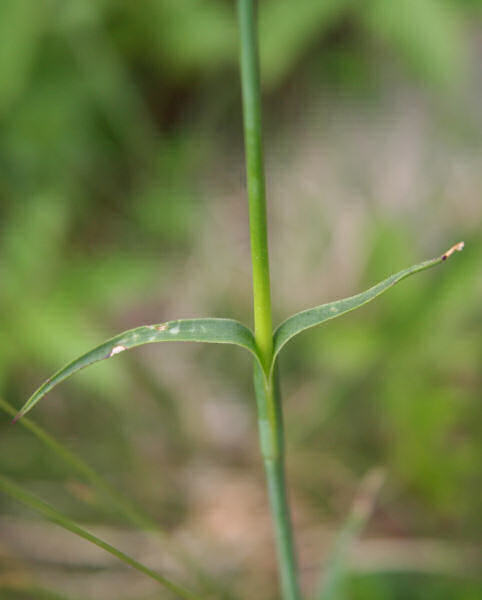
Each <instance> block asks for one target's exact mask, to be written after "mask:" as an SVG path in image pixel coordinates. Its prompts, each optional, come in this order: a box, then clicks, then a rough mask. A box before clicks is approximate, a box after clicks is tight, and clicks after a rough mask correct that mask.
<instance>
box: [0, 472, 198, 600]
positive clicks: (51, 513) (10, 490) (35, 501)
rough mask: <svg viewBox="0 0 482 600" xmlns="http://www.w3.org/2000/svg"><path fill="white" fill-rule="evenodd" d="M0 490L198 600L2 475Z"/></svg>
mask: <svg viewBox="0 0 482 600" xmlns="http://www.w3.org/2000/svg"><path fill="white" fill-rule="evenodd" d="M0 490H2V491H3V492H4V493H6V494H8V495H9V496H12V497H13V498H15V499H16V500H18V501H20V502H22V504H25V505H27V506H28V507H30V508H33V509H34V510H36V511H38V512H39V513H41V514H42V515H43V516H44V517H45V518H47V519H48V520H49V521H52V522H53V523H57V525H60V526H61V527H63V528H64V529H67V530H68V531H71V532H72V533H75V535H78V536H79V537H81V538H84V540H87V541H89V542H91V543H92V544H95V545H96V546H98V547H99V548H102V549H103V550H105V551H106V552H109V554H112V555H113V556H115V557H116V558H118V559H119V560H122V561H123V562H125V563H127V564H128V565H129V566H131V567H133V568H134V569H137V570H138V571H140V572H141V573H144V575H147V576H148V577H150V578H151V579H154V580H155V581H157V582H158V583H160V584H162V585H163V586H164V587H166V588H167V589H169V590H171V591H172V592H174V593H175V594H177V595H178V596H179V597H181V598H187V599H188V600H199V597H198V596H197V595H195V594H193V593H192V592H190V591H189V590H186V589H184V588H183V587H181V586H179V585H177V584H176V583H173V582H172V581H170V580H169V579H166V577H164V576H163V575H161V574H160V573H156V572H155V571H153V570H152V569H149V567H146V566H145V565H143V564H142V563H140V562H138V561H137V560H135V559H134V558H131V557H130V556H128V555H127V554H124V552H122V551H121V550H118V549H117V548H114V546H111V545H110V544H108V543H107V542H104V541H103V540H101V539H100V538H98V537H97V536H95V535H93V534H92V533H89V532H88V531H86V530H85V529H83V528H82V527H80V526H79V525H77V524H76V523H74V522H73V521H72V520H71V519H69V518H68V517H66V516H64V515H62V514H61V513H59V512H58V511H57V510H56V509H55V508H53V507H52V506H50V505H49V504H47V503H46V502H44V501H43V500H40V498H37V497H36V496H34V495H33V494H31V493H30V492H28V491H27V490H25V489H23V488H22V487H20V486H18V485H16V484H15V483H13V481H11V480H10V479H9V478H8V477H4V476H3V475H0Z"/></svg>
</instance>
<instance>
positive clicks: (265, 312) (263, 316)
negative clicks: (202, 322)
mask: <svg viewBox="0 0 482 600" xmlns="http://www.w3.org/2000/svg"><path fill="white" fill-rule="evenodd" d="M254 12H255V11H254V6H253V0H238V17H239V30H240V37H241V53H240V59H241V87H242V94H243V117H244V143H245V148H246V178H247V184H248V199H249V228H250V234H251V260H252V263H253V297H254V337H255V339H256V343H257V344H258V349H259V351H260V354H261V358H262V360H263V363H264V367H265V369H267V367H268V365H269V363H270V362H271V357H272V353H273V327H272V321H271V294H270V282H269V259H268V234H267V227H266V198H265V183H264V166H263V143H262V134H261V98H260V83H259V59H258V40H257V28H256V19H255V14H254Z"/></svg>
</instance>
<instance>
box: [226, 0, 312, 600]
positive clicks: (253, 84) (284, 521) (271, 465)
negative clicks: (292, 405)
mask: <svg viewBox="0 0 482 600" xmlns="http://www.w3.org/2000/svg"><path fill="white" fill-rule="evenodd" d="M254 3H255V2H254V0H238V18H239V29H240V38H241V52H240V60H241V85H242V93H243V117H244V138H245V149H246V176H247V184H248V198H249V227H250V234H251V260H252V264H253V297H254V331H255V339H256V344H257V347H258V350H259V353H260V356H261V360H262V363H263V367H264V372H263V369H261V367H260V366H259V365H258V364H255V372H254V384H255V391H256V399H257V405H258V422H259V434H260V444H261V451H262V454H263V460H264V466H265V472H266V479H267V484H268V494H269V500H270V507H271V515H272V519H273V525H274V530H275V539H276V549H277V556H278V566H279V571H280V578H281V588H282V597H283V600H300V599H301V594H300V589H299V584H298V579H297V568H296V560H295V552H294V545H293V534H292V527H291V521H290V514H289V506H288V499H287V494H286V484H285V467H284V444H283V421H282V411H281V402H280V393H279V386H278V379H277V373H275V376H274V377H271V378H270V379H269V380H268V378H267V376H266V373H268V372H269V371H270V365H271V362H272V359H273V330H272V320H271V294H270V278H269V259H268V234H267V224H266V198H265V181H264V166H263V146H262V135H261V94H260V78H259V57H258V56H259V54H258V39H257V27H256V18H255V8H254Z"/></svg>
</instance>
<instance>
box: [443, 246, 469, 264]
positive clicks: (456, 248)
mask: <svg viewBox="0 0 482 600" xmlns="http://www.w3.org/2000/svg"><path fill="white" fill-rule="evenodd" d="M464 248H465V242H458V243H457V244H454V245H453V246H452V247H451V248H449V249H448V250H447V251H446V252H444V253H443V254H442V260H447V258H449V257H450V256H452V254H453V253H454V252H462V250H463V249H464Z"/></svg>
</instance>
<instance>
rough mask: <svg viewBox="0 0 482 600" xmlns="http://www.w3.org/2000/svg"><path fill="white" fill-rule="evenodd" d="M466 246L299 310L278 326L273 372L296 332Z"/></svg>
mask: <svg viewBox="0 0 482 600" xmlns="http://www.w3.org/2000/svg"><path fill="white" fill-rule="evenodd" d="M463 248H464V243H463V242H459V243H458V244H455V245H454V246H452V247H451V248H450V249H449V250H447V252H445V253H444V254H442V256H439V257H438V258H432V259H431V260H426V261H425V262H422V263H420V264H418V265H413V266H412V267H409V268H408V269H404V270H403V271H400V272H399V273H395V275H391V276H390V277H388V278H387V279H385V280H384V281H381V282H380V283H377V285H374V286H373V287H371V288H370V289H369V290H366V291H365V292H361V294H357V295H356V296H351V297H350V298H344V299H343V300H336V301H335V302H329V303H328V304H322V305H321V306H315V307H314V308H309V309H308V310H304V311H302V312H299V313H297V314H295V315H293V316H291V317H289V318H288V319H286V321H284V322H283V323H281V325H279V326H278V328H277V329H276V331H275V332H274V344H273V347H274V351H273V361H272V364H271V371H272V370H273V367H274V364H275V362H276V358H277V356H278V354H279V353H280V351H281V349H282V348H283V346H284V345H285V344H286V343H287V342H288V341H289V340H290V339H291V338H292V337H294V336H295V335H297V334H298V333H301V332H302V331H304V330H305V329H309V328H310V327H315V326H316V325H320V324H321V323H324V322H325V321H329V320H330V319H335V318H336V317H340V316H341V315H344V314H346V313H347V312H350V311H352V310H355V309H356V308H359V307H360V306H363V305H364V304H367V302H370V301H371V300H373V299H374V298H376V297H377V296H379V295H380V294H383V292H386V291H387V290H388V289H390V288H391V287H392V286H394V285H395V284H396V283H398V282H399V281H402V279H405V278H406V277H408V276H409V275H413V274H414V273H419V272H420V271H424V270H425V269H430V268H431V267H434V266H435V265H438V264H440V263H441V262H443V261H444V260H446V259H447V258H449V257H450V256H451V255H452V254H453V253H454V252H455V251H459V252H460V251H461V250H463Z"/></svg>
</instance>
